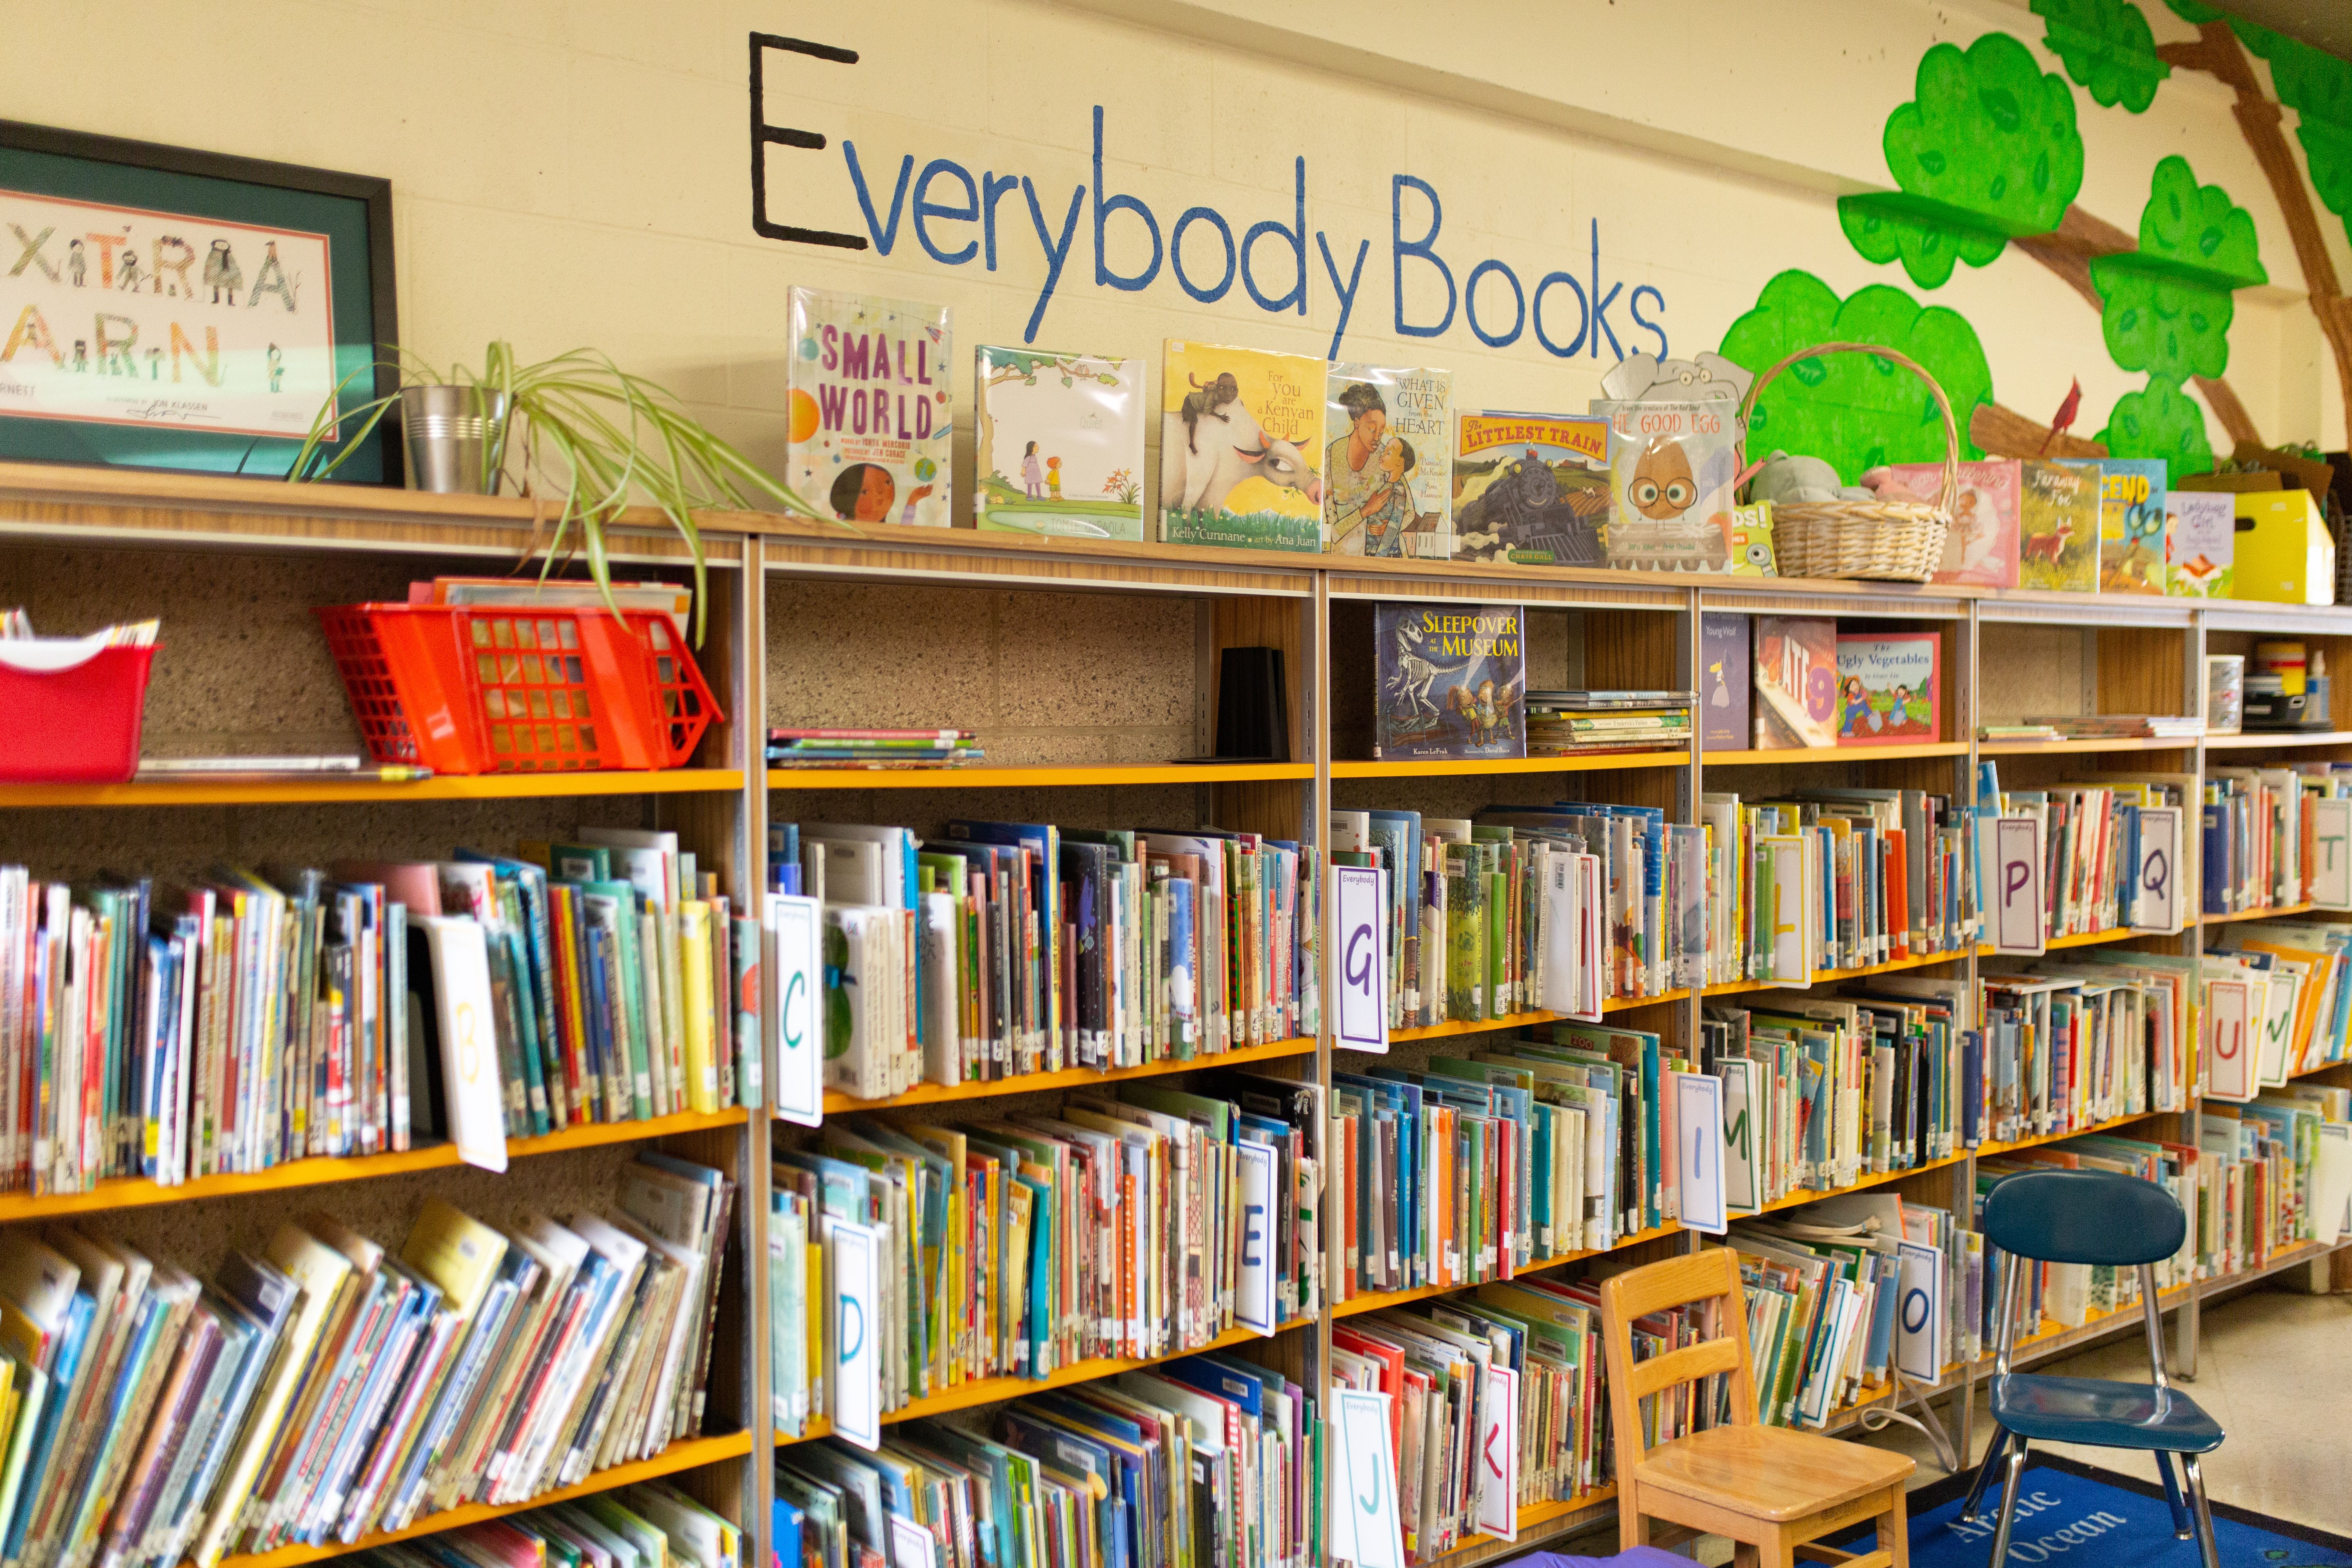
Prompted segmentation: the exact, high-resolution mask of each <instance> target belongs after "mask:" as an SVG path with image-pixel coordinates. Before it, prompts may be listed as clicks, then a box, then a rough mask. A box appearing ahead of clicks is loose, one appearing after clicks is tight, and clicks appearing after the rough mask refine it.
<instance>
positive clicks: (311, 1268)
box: [190, 1225, 352, 1568]
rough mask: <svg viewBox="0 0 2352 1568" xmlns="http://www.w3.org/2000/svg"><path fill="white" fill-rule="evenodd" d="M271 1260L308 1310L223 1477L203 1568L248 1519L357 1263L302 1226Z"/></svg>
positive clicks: (202, 1548) (281, 1236)
mask: <svg viewBox="0 0 2352 1568" xmlns="http://www.w3.org/2000/svg"><path fill="white" fill-rule="evenodd" d="M268 1259H269V1262H270V1263H271V1265H272V1266H274V1267H275V1268H278V1270H279V1271H280V1272H282V1273H283V1274H285V1275H286V1277H287V1278H288V1279H291V1280H293V1281H294V1283H295V1284H296V1285H298V1286H299V1287H301V1290H302V1305H301V1308H300V1310H298V1311H297V1312H296V1313H295V1314H294V1319H293V1321H291V1322H290V1323H289V1324H288V1325H287V1329H286V1339H285V1342H284V1344H283V1346H282V1347H281V1349H280V1351H279V1352H278V1360H277V1363H276V1364H275V1365H273V1366H272V1367H271V1368H270V1371H269V1381H268V1384H267V1385H266V1386H265V1387H264V1388H263V1389H262V1391H261V1397H260V1400H259V1402H258V1403H257V1404H256V1405H255V1406H254V1409H253V1415H252V1416H251V1418H250V1419H249V1420H248V1421H247V1424H246V1428H245V1432H244V1435H243V1437H242V1439H241V1440H240V1441H239V1443H238V1445H237V1448H236V1456H235V1458H232V1459H231V1460H230V1462H229V1468H228V1472H227V1474H226V1475H225V1476H223V1477H222V1478H221V1484H220V1489H219V1490H218V1491H217V1492H215V1494H214V1503H213V1510H212V1514H211V1516H210V1517H209V1518H207V1519H206V1520H205V1528H204V1532H203V1534H202V1535H200V1536H199V1537H198V1538H197V1541H196V1548H195V1550H194V1552H191V1553H190V1556H191V1557H193V1558H194V1560H195V1562H196V1563H198V1564H199V1565H200V1568H213V1565H214V1564H215V1563H218V1562H219V1561H220V1560H221V1556H222V1554H223V1552H225V1551H226V1548H227V1545H228V1538H229V1535H230V1532H231V1531H233V1530H234V1529H235V1528H236V1525H237V1523H238V1521H239V1520H240V1519H241V1518H242V1516H243V1515H244V1512H245V1504H246V1500H247V1498H248V1497H249V1496H250V1495H251V1493H252V1491H253V1482H254V1478H255V1476H256V1475H257V1474H258V1473H259V1471H260V1469H261V1464H262V1461H263V1460H264V1459H265V1458H268V1452H269V1449H270V1447H271V1446H272V1445H273V1444H274V1443H275V1441H276V1440H277V1436H278V1423H279V1422H280V1421H282V1420H284V1419H285V1415H286V1407H287V1405H288V1404H289V1403H290V1402H291V1401H292V1399H293V1397H294V1390H295V1386H296V1384H299V1382H300V1381H301V1379H302V1374H303V1373H305V1372H306V1371H308V1370H309V1368H310V1349H311V1347H312V1346H313V1345H315V1344H316V1343H317V1342H318V1340H319V1332H320V1329H321V1328H323V1327H324V1326H325V1324H326V1322H327V1321H328V1319H329V1318H330V1317H331V1316H332V1315H333V1314H334V1312H335V1310H336V1309H337V1308H338V1306H340V1304H341V1298H342V1294H343V1288H344V1286H345V1285H346V1284H347V1283H348V1282H349V1281H350V1279H351V1278H352V1263H351V1259H350V1258H345V1257H344V1256H343V1255H342V1254H341V1253H340V1252H338V1251H336V1250H335V1249H334V1248H333V1247H329V1246H327V1245H325V1244H324V1243H322V1242H320V1241H319V1240H318V1239H317V1238H315V1237H312V1236H310V1234H309V1233H308V1232H306V1231H304V1230H303V1229H302V1228H301V1227H300V1226H294V1225H286V1226H279V1227H278V1234H277V1235H276V1236H275V1237H272V1238H271V1239H270V1243H269V1251H268Z"/></svg>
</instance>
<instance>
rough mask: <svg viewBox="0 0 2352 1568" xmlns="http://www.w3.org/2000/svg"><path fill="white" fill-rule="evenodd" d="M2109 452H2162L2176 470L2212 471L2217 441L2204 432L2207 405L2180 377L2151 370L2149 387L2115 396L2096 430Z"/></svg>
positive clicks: (2126, 454) (2132, 454) (2119, 455)
mask: <svg viewBox="0 0 2352 1568" xmlns="http://www.w3.org/2000/svg"><path fill="white" fill-rule="evenodd" d="M2098 439H2099V441H2100V442H2101V443H2102V444H2103V445H2105V447H2106V448H2107V455H2108V456H2109V457H2111V458H2163V459H2164V460H2165V461H2166V462H2167V463H2168V464H2170V465H2171V468H2172V473H2173V476H2174V477H2175V478H2176V479H2177V478H2179V476H2180V475H2182V474H2210V473H2211V472H2212V471H2213V446H2212V443H2211V442H2210V441H2208V440H2207V439H2206V438H2205V411H2204V410H2203V409H2201V408H2200V407H2198V406H2197V405H2196V403H2195V402H2194V401H2193V400H2192V399H2191V398H2190V397H2189V395H2188V394H2187V393H2185V392H2183V391H2181V390H2180V385H2179V383H2178V382H2173V381H2168V380H2166V379H2165V378H2164V377H2162V376H2160V375H2158V376H2150V377H2149V378H2148V383H2147V389H2146V390H2145V391H2140V392H2126V393H2125V394H2124V395H2122V396H2121V397H2118V398H2116V406H2115V409H2114V411H2113V412H2112V413H2110V414H2109V415H2108V416H2107V427H2106V428H2105V429H2104V430H2102V431H2100V432H2099V434H2098Z"/></svg>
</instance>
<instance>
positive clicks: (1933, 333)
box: [1722, 270, 1992, 479]
mask: <svg viewBox="0 0 2352 1568" xmlns="http://www.w3.org/2000/svg"><path fill="white" fill-rule="evenodd" d="M1822 342H1860V343H1876V344H1880V345H1883V346H1885V347H1886V348H1890V349H1895V350H1896V351H1898V352H1900V353H1904V354H1906V355H1907V356H1909V357H1910V358H1911V359H1914V360H1916V361H1917V362H1918V363H1920V364H1921V365H1922V366H1923V367H1925V368H1926V370H1927V374H1930V375H1932V376H1934V377H1935V378H1936V380H1937V384H1939V385H1941V386H1942V387H1943V389H1944V395H1946V396H1947V397H1948V398H1949V399H1950V400H1951V404H1952V414H1953V416H1954V417H1955V418H1956V419H1957V420H1958V423H1959V430H1960V443H1961V448H1960V455H1961V456H1962V457H1964V458H1977V457H1981V456H1983V453H1982V452H1981V451H1979V449H1978V448H1977V447H1975V446H1973V445H1972V444H1970V442H1969V435H1968V431H1969V416H1971V415H1972V414H1973V413H1974V411H1975V409H1976V407H1977V405H1979V404H1980V403H1990V402H1991V401H1992V373H1991V371H1990V369H1989V368H1988V367H1987V365H1986V363H1985V356H1984V347H1983V345H1982V344H1981V343H1979V342H1978V341H1977V334H1976V329H1975V328H1974V327H1971V326H1969V323H1968V321H1967V320H1966V319H1965V318H1963V317H1962V316H1961V315H1960V314H1959V313H1958V311H1954V310H1945V309H1944V308H1942V307H1941V306H1923V305H1921V304H1920V303H1919V302H1918V301H1917V300H1914V299H1912V298H1911V297H1910V296H1909V295H1907V294H1906V293H1904V292H1903V290H1901V289H1894V288H1889V287H1888V286H1886V285H1885V284H1883V283H1875V284H1872V285H1870V286H1869V287H1867V288H1864V289H1857V290H1855V292H1853V294H1851V295H1849V296H1848V297H1846V298H1845V299H1843V300H1841V299H1839V298H1838V297H1837V292H1836V290H1834V289H1832V288H1831V287H1830V286H1829V285H1828V284H1826V283H1824V282H1822V280H1821V279H1819V278H1816V277H1814V276H1813V275H1812V274H1811V273H1810V272H1802V271H1796V270H1790V271H1788V272H1783V273H1781V274H1780V276H1779V277H1777V278H1775V279H1772V280H1771V281H1770V282H1769V283H1767V284H1765V286H1764V289H1763V292H1762V293H1760V294H1759V295H1758V296H1757V300H1756V304H1755V307H1754V308H1753V309H1752V310H1749V311H1748V313H1747V314H1746V315H1744V316H1742V317H1740V318H1739V320H1738V321H1734V322H1733V323H1732V324H1731V330H1730V331H1727V332H1726V333H1725V334H1724V336H1723V350H1722V352H1723V354H1724V357H1725V358H1727V359H1729V360H1731V361H1733V362H1734V363H1738V364H1740V365H1744V366H1746V367H1747V368H1748V370H1751V371H1754V372H1755V373H1757V374H1759V375H1760V374H1763V373H1764V372H1765V371H1766V370H1769V368H1771V367H1772V366H1773V365H1775V364H1778V363H1780V361H1781V360H1782V359H1784V358H1786V357H1787V356H1788V355H1790V354H1791V353H1796V352H1797V351H1798V350H1800V349H1803V348H1807V347H1810V346H1811V345H1812V344H1815V343H1822ZM1775 448H1778V449H1780V450H1784V451H1790V452H1804V453H1809V454H1811V455H1812V456H1814V457H1817V458H1823V459H1825V460H1826V461H1828V462H1829V463H1830V465H1831V466H1832V467H1833V468H1836V469H1837V471H1838V472H1839V474H1840V475H1842V476H1843V477H1844V478H1846V479H1853V478H1854V477H1856V476H1858V475H1860V474H1861V473H1862V472H1863V471H1864V469H1867V468H1876V467H1877V466H1878V465H1879V464H1881V463H1926V462H1940V461H1941V460H1942V459H1943V457H1944V451H1945V445H1944V426H1943V420H1942V417H1941V416H1939V415H1938V414H1937V410H1936V400H1935V397H1934V395H1932V394H1931V393H1929V392H1928V390H1927V386H1926V385H1925V384H1923V383H1922V382H1921V381H1920V380H1919V378H1918V377H1917V376H1916V375H1913V374H1911V373H1910V372H1909V371H1907V370H1906V369H1904V368H1903V367H1902V366H1901V365H1898V364H1896V363H1895V362H1894V361H1892V360H1887V359H1881V358H1879V357H1878V356H1877V355H1875V354H1867V355H1865V354H1822V355H1819V356H1816V357H1813V358H1809V359H1802V360H1799V361H1798V362H1797V363H1795V364H1792V365H1790V367H1789V368H1788V369H1787V370H1785V371H1783V372H1781V374H1780V375H1779V376H1778V377H1777V378H1776V379H1775V380H1774V381H1773V382H1772V384H1770V385H1769V386H1768V387H1766V388H1765V389H1764V391H1763V394H1762V395H1760V396H1759V397H1758V399H1757V401H1756V407H1755V410H1754V412H1753V413H1752V414H1751V415H1750V416H1749V418H1748V452H1749V454H1750V455H1751V456H1759V457H1760V456H1761V455H1763V454H1764V453H1767V452H1769V451H1772V450H1774V449H1775Z"/></svg>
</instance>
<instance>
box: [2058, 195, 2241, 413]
mask: <svg viewBox="0 0 2352 1568" xmlns="http://www.w3.org/2000/svg"><path fill="white" fill-rule="evenodd" d="M2091 281H2092V283H2093V285H2094V286H2095V287H2096V288H2097V289H2098V290H2099V298H2100V299H2101V300H2104V301H2105V309H2104V310H2101V312H2100V315H2099V328H2100V331H2102V332H2103V333H2105V337H2106V340H2107V353H2109V354H2110V355H2112V356H2113V357H2114V359H2115V362H2116V363H2117V364H2118V365H2121V366H2122V367H2123V368H2124V369H2126V370H2144V371H2147V372H2148V373H2149V374H2152V375H2158V376H2162V377H2165V378H2167V379H2168V380H2170V381H2172V382H2174V383H2176V384H2178V383H2181V382H2186V381H2187V380H2189V377H2191V376H2197V375H2220V374H2221V373H2222V372H2223V371H2225V370H2227V369H2229V367H2230V337H2229V333H2230V322H2231V318H2232V316H2233V315H2234V314H2235V306H2234V305H2233V304H2232V302H2231V297H2230V291H2231V289H2244V288H2251V287H2252V286H2253V285H2255V284H2257V283H2267V282H2269V281H2270V274H2269V273H2267V272H2265V271H2264V270H2263V263H2262V258H2261V255H2260V253H2259V247H2258V246H2257V244H2256V242H2255V238H2254V220H2253V219H2252V217H2250V216H2247V213H2246V211H2245V209H2244V208H2242V207H2241V206H2239V205H2236V204H2235V203H2233V202H2231V200H2230V195H2229V193H2228V192H2227V191H2224V190H2223V189H2222V188H2221V186H2219V185H2200V184H2198V183H2197V176H2196V174H2193V173H2192V172H2191V171H2190V170H2189V160H2188V159H2186V158H2183V157H2180V156H2179V155H2177V154H2176V155H2175V156H2173V157H2169V158H2167V159H2165V160H2164V162H2162V163H2158V165H2157V166H2156V174H2155V177H2154V178H2153V179H2152V180H2151V181H2150V182H2149V186H2148V195H2147V206H2146V207H2144V208H2142V209H2141V211H2140V217H2139V248H2138V249H2137V250H2136V251H2132V252H2130V253H2128V254H2126V255H2123V256H2103V257H2099V258H2095V260H2093V261H2092V263H2091Z"/></svg>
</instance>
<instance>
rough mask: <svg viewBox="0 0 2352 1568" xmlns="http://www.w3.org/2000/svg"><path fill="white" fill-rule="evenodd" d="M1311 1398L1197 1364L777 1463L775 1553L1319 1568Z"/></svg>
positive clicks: (1230, 1361) (972, 1563)
mask: <svg viewBox="0 0 2352 1568" xmlns="http://www.w3.org/2000/svg"><path fill="white" fill-rule="evenodd" d="M1322 1440H1323V1431H1322V1426H1321V1423H1320V1421H1319V1420H1318V1415H1317V1410H1316V1401H1315V1397H1314V1395H1313V1394H1312V1393H1311V1392H1310V1391H1309V1390H1308V1389H1307V1387H1306V1386H1304V1385H1303V1384H1297V1383H1295V1382H1292V1381H1290V1380H1289V1379H1287V1378H1286V1377H1284V1376H1283V1375H1282V1374H1281V1373H1278V1372H1275V1371H1273V1370H1270V1369H1269V1368H1266V1367H1262V1366H1259V1365H1257V1364H1255V1363H1252V1362H1249V1361H1245V1360H1244V1359H1242V1358H1241V1357H1239V1356H1237V1355H1233V1354H1229V1353H1221V1352H1205V1353H1202V1354H1200V1355H1192V1356H1182V1357H1179V1358H1177V1359H1175V1360H1172V1361H1166V1362H1161V1363H1159V1364H1158V1365H1155V1366H1152V1367H1150V1368H1145V1369H1138V1370H1131V1371H1126V1372H1121V1373H1118V1374H1117V1375H1115V1376H1111V1377H1106V1378H1102V1379H1099V1380H1097V1381H1095V1382H1092V1383H1084V1384H1074V1385H1073V1386H1071V1387H1069V1388H1067V1389H1063V1390H1058V1391H1055V1392H1050V1393H1040V1394H1032V1395H1030V1396H1028V1397H1026V1398H1024V1399H1021V1400H1017V1401H1014V1402H1013V1403H1012V1404H1009V1405H1003V1406H1001V1407H999V1408H997V1409H995V1410H993V1411H991V1412H988V1413H985V1414H975V1415H972V1416H971V1417H968V1418H966V1419H965V1420H963V1421H961V1422H950V1421H948V1420H944V1419H929V1420H920V1421H910V1422H908V1423H905V1424H904V1425H901V1426H896V1427H893V1428H892V1429H891V1431H890V1433H889V1434H888V1435H887V1436H885V1437H884V1438H883V1439H882V1440H881V1442H880V1443H879V1444H878V1445H877V1447H873V1448H871V1449H867V1448H864V1447H856V1446H854V1445H851V1444H849V1443H845V1442H841V1441H839V1440H837V1439H832V1438H827V1439H824V1440H823V1441H820V1442H814V1443H803V1444H796V1445H793V1446H792V1447H786V1448H783V1449H782V1450H780V1451H779V1452H778V1454H777V1456H776V1503H775V1515H774V1518H775V1542H774V1544H775V1550H776V1553H777V1557H778V1560H779V1561H780V1562H782V1563H787V1564H792V1565H793V1568H799V1565H801V1564H822V1565H823V1568H846V1565H850V1564H869V1563H870V1564H880V1563H910V1562H913V1563H924V1562H928V1563H940V1564H948V1565H952V1568H1003V1565H1007V1564H1018V1565H1028V1568H1062V1565H1065V1564H1067V1565H1071V1568H1078V1565H1085V1568H1145V1565H1147V1564H1150V1565H1154V1568H1220V1565H1223V1568H1239V1565H1241V1564H1244V1563H1265V1564H1276V1565H1280V1568H1306V1565H1307V1564H1309V1563H1319V1562H1321V1561H1322V1560H1323V1559H1322V1552H1321V1534H1322V1529H1323V1511H1322V1508H1321V1506H1320V1504H1321V1496H1322V1494H1321V1493H1320V1492H1319V1491H1318V1490H1317V1489H1316V1487H1317V1485H1318V1480H1319V1479H1320V1476H1321V1466H1320V1464H1319V1456H1320V1453H1321V1446H1322Z"/></svg>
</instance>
